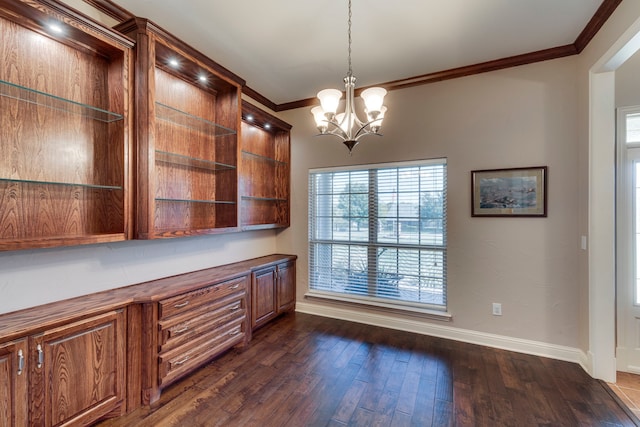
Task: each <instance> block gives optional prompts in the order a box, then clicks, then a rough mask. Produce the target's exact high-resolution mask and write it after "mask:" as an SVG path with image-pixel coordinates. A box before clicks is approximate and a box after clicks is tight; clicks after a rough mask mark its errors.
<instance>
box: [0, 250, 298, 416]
mask: <svg viewBox="0 0 640 427" xmlns="http://www.w3.org/2000/svg"><path fill="white" fill-rule="evenodd" d="M295 262H296V256H294V255H281V254H273V255H267V256H263V257H259V258H253V259H249V260H245V261H240V262H236V263H233V264H227V265H222V266H218V267H212V268H208V269H205V270H199V271H192V272H188V273H184V274H179V275H176V276H171V277H165V278H161V279H157V280H152V281H149V282H145V283H140V284H136V285H131V286H127V287H123V288H118V289H113V290H109V291H104V292H99V293H95V294H89V295H85V296H81V297H77V298H73V299H69V300H65V301H59V302H55V303H51V304H46V305H43V306H39V307H33V308H29V309H25V310H20V311H16V312H13V313H7V314H0V426H25V425H29V426H52V425H61V426H62V425H91V424H92V423H94V422H95V421H97V420H99V419H102V418H106V417H117V416H119V415H121V414H122V413H125V412H128V411H132V410H134V409H136V408H138V407H140V406H141V405H145V404H151V403H153V402H155V401H156V400H157V399H158V398H159V396H160V393H161V392H162V390H163V389H164V388H165V387H166V386H167V385H169V384H171V383H173V382H174V381H176V380H177V379H179V378H181V377H183V376H185V375H188V374H189V373H191V372H192V371H194V370H195V369H197V368H198V367H200V366H202V365H203V364H205V363H207V362H209V361H211V360H212V359H213V358H215V357H216V356H217V355H219V354H221V353H222V352H224V351H226V350H229V349H231V348H232V347H236V346H237V347H241V346H243V345H245V344H246V343H247V342H248V341H249V340H250V338H251V325H252V323H251V314H250V313H251V307H252V305H253V302H252V295H251V293H252V292H251V290H252V289H253V286H252V278H254V277H264V278H265V281H264V282H263V284H264V285H265V287H264V288H262V290H264V291H265V292H266V293H263V292H259V293H258V294H257V295H258V297H259V298H263V297H264V296H265V295H267V294H268V295H270V302H269V303H268V304H270V307H272V309H273V314H272V315H271V314H270V315H269V316H264V317H263V318H262V319H260V325H262V324H264V323H265V322H267V321H268V320H271V319H272V318H273V317H275V316H276V315H277V314H279V313H282V312H284V311H289V310H293V309H294V308H295ZM265 271H268V272H269V273H268V274H266V276H265V275H263V273H264V272H265ZM258 304H263V302H258Z"/></svg>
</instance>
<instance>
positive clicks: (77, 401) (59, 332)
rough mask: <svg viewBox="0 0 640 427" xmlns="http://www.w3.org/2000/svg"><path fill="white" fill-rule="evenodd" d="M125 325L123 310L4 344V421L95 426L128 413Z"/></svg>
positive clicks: (0, 378)
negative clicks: (125, 406)
mask: <svg viewBox="0 0 640 427" xmlns="http://www.w3.org/2000/svg"><path fill="white" fill-rule="evenodd" d="M29 320H31V319H25V322H27V321H29ZM125 326H126V325H125V315H124V310H123V309H119V310H112V311H109V312H106V313H103V314H100V315H95V316H90V317H88V318H81V319H77V320H70V321H68V322H66V323H62V324H59V325H52V326H51V327H49V328H45V329H44V330H39V329H33V330H29V331H28V332H27V334H28V335H25V336H23V337H20V338H17V339H13V340H12V341H9V342H5V343H1V342H0V399H1V400H0V407H1V408H3V409H6V410H3V411H0V425H7V426H14V425H15V426H23V425H30V426H53V425H89V424H91V423H92V422H94V421H96V420H98V419H100V418H102V417H104V416H106V415H108V414H111V415H113V416H116V415H118V414H120V413H121V411H124V410H125V409H126V408H124V407H123V403H124V398H125V392H126V388H125V372H126V363H125V351H126V347H125V346H126V334H125ZM1 340H2V338H1V337H0V341H1Z"/></svg>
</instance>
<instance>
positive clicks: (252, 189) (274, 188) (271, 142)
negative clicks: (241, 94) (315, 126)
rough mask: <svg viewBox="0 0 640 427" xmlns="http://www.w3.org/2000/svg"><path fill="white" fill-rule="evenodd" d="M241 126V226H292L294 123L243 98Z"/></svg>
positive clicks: (262, 227)
mask: <svg viewBox="0 0 640 427" xmlns="http://www.w3.org/2000/svg"><path fill="white" fill-rule="evenodd" d="M241 130H242V137H241V141H242V143H241V147H242V153H241V167H240V170H241V173H240V194H241V196H240V200H241V202H240V203H241V210H240V218H241V226H242V228H243V229H244V230H250V229H264V228H281V227H288V226H289V206H290V200H289V195H290V189H289V188H290V186H289V173H290V172H289V170H290V132H291V125H289V124H287V123H285V122H283V121H282V120H280V119H278V118H276V117H274V116H272V115H270V114H268V113H266V112H264V111H262V110H261V109H259V108H258V107H256V106H254V105H252V104H250V103H248V102H246V101H243V102H242V128H241Z"/></svg>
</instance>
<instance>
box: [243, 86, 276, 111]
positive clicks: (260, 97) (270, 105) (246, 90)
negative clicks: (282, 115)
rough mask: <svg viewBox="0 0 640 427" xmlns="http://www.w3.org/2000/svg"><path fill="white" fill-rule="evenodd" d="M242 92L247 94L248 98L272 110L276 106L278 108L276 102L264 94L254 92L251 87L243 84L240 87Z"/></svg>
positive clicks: (274, 109)
mask: <svg viewBox="0 0 640 427" xmlns="http://www.w3.org/2000/svg"><path fill="white" fill-rule="evenodd" d="M242 93H244V94H245V95H247V96H248V97H249V98H251V99H254V100H256V101H258V102H259V103H260V104H262V105H264V106H265V107H267V108H270V109H272V110H273V111H276V108H278V104H276V103H275V102H273V101H271V100H270V99H269V98H267V97H266V96H264V95H262V94H260V93H258V92H256V91H255V90H253V89H251V88H250V87H249V86H244V87H243V88H242Z"/></svg>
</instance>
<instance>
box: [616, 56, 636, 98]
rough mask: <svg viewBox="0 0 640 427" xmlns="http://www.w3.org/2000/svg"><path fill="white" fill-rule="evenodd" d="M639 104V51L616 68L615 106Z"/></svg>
mask: <svg viewBox="0 0 640 427" xmlns="http://www.w3.org/2000/svg"><path fill="white" fill-rule="evenodd" d="M634 105H640V52H636V53H635V54H634V55H633V56H632V57H631V58H629V60H628V61H627V62H625V63H624V64H622V66H621V67H620V68H618V69H617V70H616V107H630V106H634Z"/></svg>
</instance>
